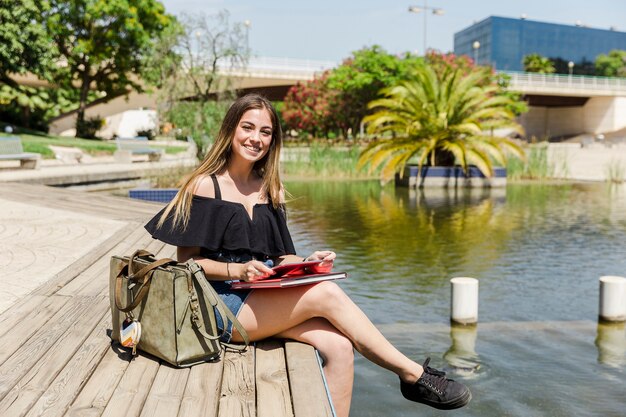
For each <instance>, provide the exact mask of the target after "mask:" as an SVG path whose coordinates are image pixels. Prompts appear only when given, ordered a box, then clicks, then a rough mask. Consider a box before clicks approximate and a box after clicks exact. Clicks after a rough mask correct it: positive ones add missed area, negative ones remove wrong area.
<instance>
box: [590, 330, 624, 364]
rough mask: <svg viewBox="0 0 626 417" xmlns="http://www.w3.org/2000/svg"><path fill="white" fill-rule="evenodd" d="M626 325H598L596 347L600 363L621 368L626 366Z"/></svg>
mask: <svg viewBox="0 0 626 417" xmlns="http://www.w3.org/2000/svg"><path fill="white" fill-rule="evenodd" d="M625 329H626V324H625V323H605V322H599V323H598V334H597V336H596V341H595V344H596V347H597V348H598V362H600V363H603V364H605V365H608V366H611V367H614V368H620V367H623V366H624V365H626V330H625Z"/></svg>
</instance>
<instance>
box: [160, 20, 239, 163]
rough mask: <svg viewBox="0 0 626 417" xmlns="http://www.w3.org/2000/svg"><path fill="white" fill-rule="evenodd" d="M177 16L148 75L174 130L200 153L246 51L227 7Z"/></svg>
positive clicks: (214, 130) (216, 126)
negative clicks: (178, 24)
mask: <svg viewBox="0 0 626 417" xmlns="http://www.w3.org/2000/svg"><path fill="white" fill-rule="evenodd" d="M180 22H181V26H180V27H178V28H172V29H171V30H170V33H165V34H164V35H163V36H161V37H160V40H159V41H160V46H158V47H157V48H155V52H154V53H155V55H154V56H153V57H151V58H149V61H151V62H154V63H155V64H157V65H158V66H157V70H156V71H153V73H152V74H151V75H150V80H151V82H152V83H153V84H155V85H158V86H159V88H160V89H161V92H162V95H161V101H162V102H163V103H164V104H165V106H164V115H165V118H166V119H167V120H168V121H169V122H170V123H172V124H173V125H175V126H176V129H177V132H178V136H191V137H192V138H193V139H194V141H195V142H196V145H197V146H196V147H197V149H198V157H199V158H202V157H203V155H204V152H205V151H206V150H207V149H208V145H209V141H210V138H211V137H214V136H215V135H216V134H217V132H218V130H219V126H220V124H221V120H222V119H223V117H224V115H225V114H226V111H227V110H228V102H229V101H230V99H231V98H232V97H233V96H234V94H235V92H234V91H233V87H232V80H233V75H232V74H233V73H235V72H237V71H239V72H243V71H245V69H246V66H247V62H248V57H249V51H248V47H247V43H246V37H245V30H244V26H243V24H242V23H233V24H231V22H230V20H229V14H228V12H227V11H226V10H223V11H220V12H219V13H217V14H215V15H206V14H198V15H194V16H191V15H182V16H181V18H180ZM170 51H173V52H174V54H172V52H170ZM229 72H230V74H228V73H229Z"/></svg>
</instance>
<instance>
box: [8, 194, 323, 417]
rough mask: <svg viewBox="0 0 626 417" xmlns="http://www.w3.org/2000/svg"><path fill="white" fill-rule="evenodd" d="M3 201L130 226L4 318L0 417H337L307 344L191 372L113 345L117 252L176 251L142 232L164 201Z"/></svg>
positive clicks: (235, 356)
mask: <svg viewBox="0 0 626 417" xmlns="http://www.w3.org/2000/svg"><path fill="white" fill-rule="evenodd" d="M0 198H2V199H5V200H12V201H17V202H21V203H28V204H38V205H41V206H45V207H48V208H53V209H58V210H65V211H70V212H75V213H86V214H90V215H94V216H98V217H102V218H107V219H113V220H117V221H123V222H125V223H126V227H125V228H124V229H123V230H124V231H123V233H116V234H115V235H114V236H113V237H110V238H108V239H106V240H105V241H103V242H102V243H101V244H99V245H98V246H97V247H96V248H95V249H92V250H90V251H89V252H88V253H87V254H86V255H84V256H82V257H81V258H80V259H78V260H77V261H75V262H74V263H72V264H71V265H67V266H66V267H65V269H63V270H62V271H61V272H59V273H56V274H54V276H53V277H51V278H50V279H49V280H47V282H45V283H44V284H43V285H41V286H40V287H39V288H37V289H36V290H35V291H34V292H32V293H31V294H30V295H29V296H26V297H24V298H22V299H20V300H19V301H18V302H17V303H16V304H14V305H12V306H11V307H10V308H9V309H8V310H6V311H4V312H3V313H1V314H0V416H3V417H9V416H11V417H13V416H89V417H92V416H94V417H95V416H107V417H108V416H116V417H118V416H128V417H130V416H142V417H144V416H165V417H171V416H180V417H183V416H184V417H191V416H202V417H212V416H220V417H235V416H259V417H281V416H293V417H308V416H311V417H323V416H332V411H331V405H330V403H329V401H328V396H327V394H326V390H325V387H324V382H323V376H322V373H321V371H320V368H319V363H318V360H317V356H316V353H315V351H314V350H313V348H312V347H311V346H308V345H305V344H301V343H297V342H292V341H282V340H268V341H263V342H260V343H257V344H256V345H255V346H251V347H250V349H248V350H247V351H246V352H245V353H243V354H240V353H233V352H227V353H226V354H225V355H224V357H223V359H222V360H221V361H218V362H214V363H205V364H201V365H197V366H194V367H191V368H187V369H176V368H173V367H171V366H169V365H167V364H165V363H162V362H160V361H159V360H157V359H155V358H153V357H149V356H147V355H141V354H140V355H138V356H137V357H135V358H131V355H130V354H129V352H128V351H126V350H124V349H121V348H120V347H119V345H117V344H113V345H112V344H111V341H110V337H109V335H110V332H111V317H110V316H111V315H110V310H109V297H108V291H109V290H108V274H109V272H108V268H109V258H110V256H111V255H113V254H116V255H119V254H123V255H127V254H130V253H132V252H133V250H134V249H137V248H146V249H148V250H149V251H151V252H153V253H155V254H156V255H157V256H159V257H166V256H167V257H170V256H172V255H173V254H174V248H173V247H171V246H168V245H163V244H162V243H160V242H158V241H156V240H154V239H152V238H151V237H150V236H149V235H148V234H147V233H146V232H145V231H144V229H143V224H144V222H145V221H146V219H147V218H149V217H150V216H152V215H154V213H156V211H157V210H158V209H159V207H160V206H161V205H158V204H152V203H144V202H139V201H130V200H127V199H122V198H115V197H110V196H105V195H98V194H85V193H80V192H74V191H69V190H63V189H56V188H55V189H52V188H49V187H45V186H39V185H26V184H14V183H13V184H12V183H6V184H0ZM0 226H2V225H0ZM50 244H54V242H50ZM24 279H28V277H24Z"/></svg>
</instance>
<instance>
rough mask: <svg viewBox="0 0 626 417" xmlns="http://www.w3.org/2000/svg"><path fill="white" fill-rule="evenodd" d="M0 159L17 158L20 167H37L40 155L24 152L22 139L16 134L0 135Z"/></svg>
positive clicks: (14, 159)
mask: <svg viewBox="0 0 626 417" xmlns="http://www.w3.org/2000/svg"><path fill="white" fill-rule="evenodd" d="M0 160H3V161H7V160H13V161H17V160H19V161H20V167H22V168H30V169H39V162H40V161H41V155H40V154H38V153H32V152H24V148H23V147H22V140H21V139H20V138H19V137H18V136H0Z"/></svg>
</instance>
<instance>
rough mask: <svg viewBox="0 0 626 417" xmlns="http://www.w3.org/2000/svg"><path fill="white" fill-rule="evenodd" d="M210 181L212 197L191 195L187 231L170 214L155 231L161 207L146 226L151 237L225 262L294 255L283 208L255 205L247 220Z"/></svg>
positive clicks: (215, 181) (215, 184)
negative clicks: (213, 187)
mask: <svg viewBox="0 0 626 417" xmlns="http://www.w3.org/2000/svg"><path fill="white" fill-rule="evenodd" d="M212 179H213V183H214V186H215V198H211V197H202V196H199V195H194V196H193V199H192V203H191V212H190V216H189V223H188V225H187V228H186V229H184V230H183V229H182V226H181V225H177V226H176V227H174V226H173V221H172V220H173V213H170V215H168V217H167V219H166V220H165V222H164V223H163V225H162V226H161V227H160V228H157V223H158V222H159V219H160V218H161V215H162V214H163V211H164V210H165V208H164V209H163V210H161V211H160V212H159V213H158V214H157V215H156V216H154V217H153V218H152V219H151V220H150V221H149V222H148V223H147V224H146V225H145V228H146V230H147V231H148V232H149V233H150V234H151V235H152V237H153V238H155V239H159V240H161V241H162V242H165V243H168V244H170V245H174V246H199V247H200V248H201V249H202V252H201V254H202V256H205V257H207V258H209V259H214V260H219V261H225V262H247V261H249V260H251V259H258V260H265V259H268V258H275V257H278V256H282V255H289V254H295V253H296V251H295V248H294V245H293V241H292V240H291V235H290V234H289V230H288V228H287V221H286V216H285V211H284V210H283V209H275V208H274V207H273V205H272V204H271V203H270V204H256V205H255V206H254V209H253V215H252V218H250V216H249V215H248V212H247V211H246V209H245V207H244V206H243V204H241V203H237V202H232V201H226V200H222V199H221V192H220V189H219V185H218V183H217V180H216V179H215V177H212Z"/></svg>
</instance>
